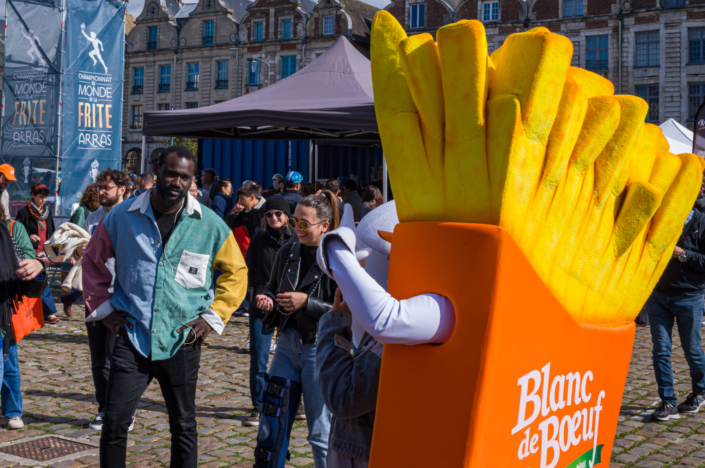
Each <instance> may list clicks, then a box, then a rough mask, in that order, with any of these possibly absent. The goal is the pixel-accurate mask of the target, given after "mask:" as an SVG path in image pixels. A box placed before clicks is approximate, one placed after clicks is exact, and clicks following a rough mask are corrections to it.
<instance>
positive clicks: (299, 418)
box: [295, 406, 306, 421]
mask: <svg viewBox="0 0 705 468" xmlns="http://www.w3.org/2000/svg"><path fill="white" fill-rule="evenodd" d="M295 419H296V420H297V421H306V412H305V411H304V407H303V406H299V409H298V411H297V412H296V418H295Z"/></svg>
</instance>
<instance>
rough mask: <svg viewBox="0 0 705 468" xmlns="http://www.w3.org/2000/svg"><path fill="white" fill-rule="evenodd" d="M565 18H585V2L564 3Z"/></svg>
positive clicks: (567, 0)
mask: <svg viewBox="0 0 705 468" xmlns="http://www.w3.org/2000/svg"><path fill="white" fill-rule="evenodd" d="M563 16H564V17H569V16H583V0H570V1H569V0H566V1H565V2H563Z"/></svg>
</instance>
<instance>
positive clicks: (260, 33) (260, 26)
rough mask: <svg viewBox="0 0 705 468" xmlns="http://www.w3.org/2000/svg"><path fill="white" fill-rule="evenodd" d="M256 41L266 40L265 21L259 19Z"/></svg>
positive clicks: (255, 32) (255, 30) (256, 28)
mask: <svg viewBox="0 0 705 468" xmlns="http://www.w3.org/2000/svg"><path fill="white" fill-rule="evenodd" d="M254 35H255V41H263V40H264V21H257V22H256V23H255V29H254Z"/></svg>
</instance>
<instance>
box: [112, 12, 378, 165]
mask: <svg viewBox="0 0 705 468" xmlns="http://www.w3.org/2000/svg"><path fill="white" fill-rule="evenodd" d="M302 2H303V3H302ZM376 11H377V9H376V8H374V7H372V6H370V5H367V4H365V3H362V2H360V1H358V0H320V2H319V3H314V2H312V1H311V0H302V1H299V0H256V1H255V2H252V3H249V2H248V1H247V0H199V2H198V3H196V4H193V3H187V4H179V3H177V2H176V1H175V0H147V1H146V2H145V6H144V9H143V11H142V13H141V14H140V15H139V16H138V17H137V18H136V20H135V26H134V28H133V29H132V30H131V31H130V34H129V35H128V36H127V39H126V50H125V98H124V106H125V108H124V114H123V115H124V116H125V117H124V122H123V168H124V169H125V170H127V171H129V172H139V170H140V167H141V157H142V151H141V147H142V124H143V119H144V112H145V111H151V110H164V111H168V110H171V109H188V108H195V107H203V106H209V105H212V104H216V103H218V102H222V101H226V100H229V99H233V98H235V97H238V96H241V95H243V94H247V93H250V92H254V91H256V90H258V89H260V88H262V87H265V86H268V85H270V84H274V83H276V82H277V81H279V80H281V79H284V78H286V77H287V76H289V75H291V74H292V73H295V72H296V71H297V70H300V69H301V68H303V67H304V66H306V65H307V64H308V63H310V62H311V61H312V60H315V58H316V57H317V56H318V55H320V54H321V53H323V52H324V51H325V50H327V49H328V47H330V46H331V45H332V44H333V43H334V42H335V39H336V38H337V37H338V36H341V35H345V36H347V37H348V38H349V39H351V41H353V43H354V44H356V45H357V46H358V48H360V49H361V50H363V51H365V50H367V51H369V33H370V25H371V21H372V17H373V16H374V14H375V13H376ZM166 141H167V138H166V137H164V138H159V137H148V138H146V144H145V155H146V159H145V167H150V166H151V162H152V161H153V160H154V158H155V157H156V156H157V154H158V153H159V151H160V150H161V149H162V148H164V146H165V145H166Z"/></svg>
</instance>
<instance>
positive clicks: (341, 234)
mask: <svg viewBox="0 0 705 468" xmlns="http://www.w3.org/2000/svg"><path fill="white" fill-rule="evenodd" d="M334 239H338V240H340V241H341V242H342V243H343V245H345V247H346V248H347V249H348V250H349V251H350V253H352V254H353V255H355V257H356V258H357V261H358V262H360V265H362V266H363V267H364V264H365V261H366V259H367V257H368V256H369V255H370V249H358V248H357V228H356V227H355V218H354V217H353V210H352V206H350V205H347V204H346V205H345V211H344V212H343V217H342V218H341V220H340V226H339V227H338V229H335V230H333V231H331V232H328V233H326V234H324V235H323V237H322V238H321V242H320V245H319V248H318V252H317V253H316V259H317V261H318V266H319V267H320V268H321V270H323V272H324V273H325V274H326V275H328V276H330V277H331V278H333V279H335V278H334V277H333V272H332V271H331V269H330V262H329V261H328V251H327V249H328V246H329V245H330V241H331V240H334Z"/></svg>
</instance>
